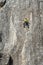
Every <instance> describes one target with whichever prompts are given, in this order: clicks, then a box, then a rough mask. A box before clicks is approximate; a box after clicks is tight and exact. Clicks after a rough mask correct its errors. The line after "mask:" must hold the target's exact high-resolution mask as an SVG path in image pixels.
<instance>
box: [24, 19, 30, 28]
mask: <svg viewBox="0 0 43 65" xmlns="http://www.w3.org/2000/svg"><path fill="white" fill-rule="evenodd" d="M23 26H24V28H25V26H27V27H28V28H29V19H28V18H24V23H23Z"/></svg>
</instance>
